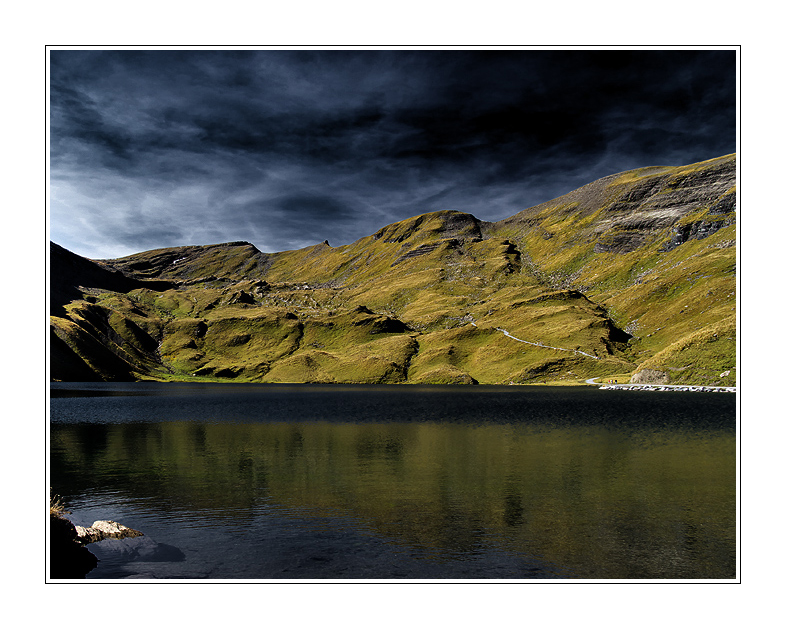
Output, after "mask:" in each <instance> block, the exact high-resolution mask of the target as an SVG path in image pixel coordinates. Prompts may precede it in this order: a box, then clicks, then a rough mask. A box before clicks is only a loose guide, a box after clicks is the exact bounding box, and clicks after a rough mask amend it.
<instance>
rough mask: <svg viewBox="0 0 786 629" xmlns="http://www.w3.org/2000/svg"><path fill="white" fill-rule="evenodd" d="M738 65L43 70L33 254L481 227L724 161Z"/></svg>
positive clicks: (408, 59) (105, 59) (521, 60)
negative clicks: (41, 210)
mask: <svg viewBox="0 0 786 629" xmlns="http://www.w3.org/2000/svg"><path fill="white" fill-rule="evenodd" d="M736 79H737V73H736V51H735V50H734V49H726V50H708V49H705V50H685V49H661V50H645V49H628V50H624V49H614V50H577V49H573V50H526V49H517V50H512V49H508V50H478V49H474V50H440V49H422V50H404V49H391V50H357V49H356V50H340V49H329V50H218V49H213V50H178V49H174V48H170V49H163V50H100V49H87V50H55V49H52V50H50V57H49V160H50V161H49V196H48V200H49V223H48V224H49V236H50V239H51V240H52V241H54V242H56V243H58V244H60V245H62V246H63V247H65V248H66V249H69V250H71V251H73V252H75V253H78V254H80V255H83V256H86V257H89V258H94V259H102V258H115V257H121V256H125V255H130V254H132V253H137V252H140V251H147V250H150V249H157V248H161V247H174V246H181V245H206V244H214V243H221V242H229V241H238V240H243V241H248V242H251V243H253V244H254V245H256V246H257V248H259V249H260V250H262V251H265V252H276V251H285V250H290V249H299V248H301V247H306V246H309V245H313V244H316V243H319V242H322V241H324V240H327V241H329V243H330V244H331V245H332V246H338V245H343V244H348V243H351V242H354V241H355V240H357V239H359V238H361V237H363V236H367V235H370V234H372V233H374V232H375V231H376V230H378V229H380V228H381V227H384V226H385V225H388V224H390V223H393V222H395V221H398V220H402V219H405V218H408V217H410V216H415V215H418V214H423V213H425V212H432V211H436V210H444V209H451V210H460V211H462V212H469V213H471V214H473V215H475V216H476V217H478V218H480V219H482V220H486V221H494V220H499V219H502V218H506V217H508V216H512V215H513V214H515V213H517V212H519V211H521V210H523V209H526V208H528V207H532V206H534V205H537V204H538V203H542V202H544V201H548V200H550V199H553V198H556V197H558V196H560V195H562V194H565V193H567V192H569V191H571V190H574V189H575V188H578V187H580V186H582V185H584V184H587V183H589V182H591V181H594V180H596V179H599V178H600V177H604V176H606V175H611V174H614V173H618V172H622V171H624V170H628V169H631V168H639V167H643V166H656V165H657V166H659V165H666V166H678V165H682V164H689V163H693V162H698V161H702V160H706V159H711V158H713V157H718V156H721V155H726V154H728V153H733V152H735V151H736V150H737V146H736V128H737V125H736V94H737V87H736Z"/></svg>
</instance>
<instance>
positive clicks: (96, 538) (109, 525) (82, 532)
mask: <svg viewBox="0 0 786 629" xmlns="http://www.w3.org/2000/svg"><path fill="white" fill-rule="evenodd" d="M74 528H75V529H76V537H77V539H78V540H79V541H80V542H81V543H83V544H92V543H93V542H100V541H101V540H102V539H107V538H112V539H122V538H124V537H139V536H140V535H143V533H141V532H140V531H137V530H135V529H131V528H128V527H127V526H124V525H122V524H119V523H118V522H114V521H113V520H96V521H95V522H93V525H92V526H90V527H87V528H86V527H84V526H75V527H74Z"/></svg>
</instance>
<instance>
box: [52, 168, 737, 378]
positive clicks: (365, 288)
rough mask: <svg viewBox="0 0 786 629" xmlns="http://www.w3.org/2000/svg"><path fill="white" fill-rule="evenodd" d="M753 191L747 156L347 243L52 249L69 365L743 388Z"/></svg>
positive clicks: (416, 220)
mask: <svg viewBox="0 0 786 629" xmlns="http://www.w3.org/2000/svg"><path fill="white" fill-rule="evenodd" d="M735 193H736V158H735V156H734V155H729V156H726V157H722V158H718V159H714V160H709V161H707V162H702V163H699V164H693V165H689V166H684V167H677V168H670V167H669V168H667V167H656V168H644V169H640V170H635V171H629V172H625V173H621V174H618V175H613V176H610V177H605V178H603V179H600V180H598V181H596V182H593V183H591V184H589V185H587V186H584V187H582V188H580V189H578V190H575V191H573V192H571V193H569V194H567V195H565V196H563V197H560V198H558V199H555V200H553V201H549V202H547V203H544V204H541V205H538V206H536V207H533V208H530V209H527V210H524V211H523V212H520V213H518V214H516V215H514V216H512V217H510V218H508V219H505V220H502V221H499V222H496V223H486V222H482V221H480V220H478V219H477V218H475V217H474V216H472V215H469V214H464V213H461V212H456V211H440V212H432V213H428V214H423V215H420V216H416V217H413V218H409V219H406V220H404V221H400V222H398V223H394V224H392V225H388V226H387V227H384V228H382V229H380V230H379V231H378V232H376V233H375V234H373V235H370V236H367V237H365V238H362V239H360V240H358V241H356V242H354V243H352V244H349V245H344V246H341V247H331V246H330V245H329V244H328V243H327V242H323V243H321V244H318V245H314V246H312V247H307V248H304V249H299V250H296V251H284V252H280V253H262V252H260V251H259V250H257V249H256V247H254V246H253V245H252V244H250V243H246V242H233V243H226V244H220V245H210V246H187V247H174V248H168V249H158V250H155V251H148V252H144V253H139V254H135V255H132V256H127V257H125V258H119V259H115V260H101V261H90V260H86V259H84V258H80V257H79V256H76V255H74V254H72V253H70V252H67V251H65V250H64V249H62V248H61V247H58V246H57V245H54V244H52V249H51V259H50V263H51V265H52V273H51V294H50V297H51V306H50V313H51V315H52V316H51V329H52V333H51V339H52V341H51V346H50V350H51V377H52V379H56V380H91V379H96V380H134V379H157V380H224V379H232V380H235V381H253V382H365V383H476V382H478V383H509V382H513V383H540V382H552V383H553V382H565V383H572V382H573V383H575V382H583V381H584V379H586V378H589V377H604V376H608V377H611V376H614V377H617V378H625V375H626V374H633V373H634V372H640V373H639V375H638V376H637V378H645V377H656V378H658V379H661V380H663V379H666V380H667V381H670V382H677V383H696V384H723V385H733V384H735V382H736V351H735V347H736V315H735V301H736V294H735V290H736V289H735V287H736V227H735V219H736V194H735ZM644 370H646V371H644ZM642 374H643V375H642ZM652 374H655V375H652Z"/></svg>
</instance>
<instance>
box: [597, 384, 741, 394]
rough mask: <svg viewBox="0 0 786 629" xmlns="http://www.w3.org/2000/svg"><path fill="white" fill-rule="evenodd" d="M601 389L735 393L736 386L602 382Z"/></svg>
mask: <svg viewBox="0 0 786 629" xmlns="http://www.w3.org/2000/svg"><path fill="white" fill-rule="evenodd" d="M599 388H601V389H605V390H618V391H699V392H702V393H736V392H737V387H705V386H701V385H688V384H602V385H600V387H599Z"/></svg>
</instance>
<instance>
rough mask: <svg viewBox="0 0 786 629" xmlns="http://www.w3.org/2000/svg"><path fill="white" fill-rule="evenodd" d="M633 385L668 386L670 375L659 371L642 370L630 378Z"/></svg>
mask: <svg viewBox="0 0 786 629" xmlns="http://www.w3.org/2000/svg"><path fill="white" fill-rule="evenodd" d="M630 382H631V384H668V383H669V374H667V373H666V372H665V371H658V370H657V369H642V370H640V371H637V372H636V373H634V374H633V375H632V376H631V378H630Z"/></svg>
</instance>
